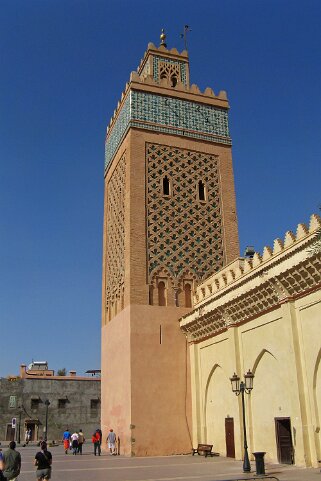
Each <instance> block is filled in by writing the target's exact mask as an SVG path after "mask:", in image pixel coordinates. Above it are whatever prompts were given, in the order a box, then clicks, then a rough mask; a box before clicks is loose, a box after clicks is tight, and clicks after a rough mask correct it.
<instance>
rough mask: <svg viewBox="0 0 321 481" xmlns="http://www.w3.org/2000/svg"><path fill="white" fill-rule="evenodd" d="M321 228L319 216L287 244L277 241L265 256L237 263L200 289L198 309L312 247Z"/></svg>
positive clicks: (289, 236) (289, 237)
mask: <svg viewBox="0 0 321 481" xmlns="http://www.w3.org/2000/svg"><path fill="white" fill-rule="evenodd" d="M320 227H321V218H320V217H319V216H318V215H317V214H312V215H311V217H310V222H309V227H307V226H306V225H305V224H299V225H298V227H297V230H296V234H294V233H293V232H291V231H287V232H286V234H285V237H284V241H282V240H281V239H279V238H277V239H275V241H274V243H273V250H272V249H271V247H270V246H265V247H264V249H263V254H262V255H261V254H260V253H258V252H256V253H255V254H254V256H253V258H252V259H245V258H238V259H236V260H235V261H233V262H232V263H230V264H228V265H227V266H225V267H224V268H223V269H221V270H220V271H219V272H217V273H215V274H214V275H213V276H211V277H209V278H208V279H207V280H206V281H205V282H204V283H203V284H201V285H199V286H198V287H197V289H196V292H195V298H194V305H195V306H197V305H198V304H200V303H202V302H204V301H205V300H206V299H210V298H211V297H213V296H216V295H217V294H218V293H219V292H221V291H225V290H226V289H227V288H230V287H231V286H233V285H235V284H236V283H237V282H238V281H239V280H240V279H242V278H245V277H246V276H248V275H251V274H253V275H254V274H255V273H257V271H258V270H259V271H260V272H262V271H263V272H264V270H265V266H266V268H268V267H270V266H271V265H272V264H273V263H275V262H278V261H279V260H280V257H282V256H283V255H286V254H287V253H290V251H291V252H292V251H293V252H294V251H295V250H296V249H298V248H299V247H301V246H302V244H306V245H307V247H308V246H309V245H311V244H312V243H313V238H314V234H315V233H316V231H317V230H318V229H319V228H320Z"/></svg>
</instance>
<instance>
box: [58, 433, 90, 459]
mask: <svg viewBox="0 0 321 481" xmlns="http://www.w3.org/2000/svg"><path fill="white" fill-rule="evenodd" d="M62 442H63V444H64V450H65V454H68V450H69V449H72V454H74V455H76V454H82V446H83V444H84V442H85V436H84V433H83V432H82V429H79V431H78V432H77V431H75V432H74V433H73V434H71V433H70V431H69V429H68V428H67V429H66V431H64V433H63V435H62Z"/></svg>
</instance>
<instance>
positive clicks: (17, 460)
mask: <svg viewBox="0 0 321 481" xmlns="http://www.w3.org/2000/svg"><path fill="white" fill-rule="evenodd" d="M20 470H21V456H20V453H19V452H18V451H16V443H15V442H14V441H11V442H10V444H9V449H8V450H7V451H6V452H5V453H4V455H3V476H4V477H5V479H6V480H7V481H17V480H18V476H19V474H20Z"/></svg>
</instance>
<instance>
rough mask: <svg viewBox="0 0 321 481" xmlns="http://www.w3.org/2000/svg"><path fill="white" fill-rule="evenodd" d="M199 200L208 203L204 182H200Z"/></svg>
mask: <svg viewBox="0 0 321 481" xmlns="http://www.w3.org/2000/svg"><path fill="white" fill-rule="evenodd" d="M198 200H202V201H203V202H205V201H206V189H205V184H204V182H203V181H202V180H200V181H199V182H198Z"/></svg>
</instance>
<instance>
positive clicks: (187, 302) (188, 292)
mask: <svg viewBox="0 0 321 481" xmlns="http://www.w3.org/2000/svg"><path fill="white" fill-rule="evenodd" d="M184 291H185V307H192V287H191V284H189V283H186V284H185V285H184Z"/></svg>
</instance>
